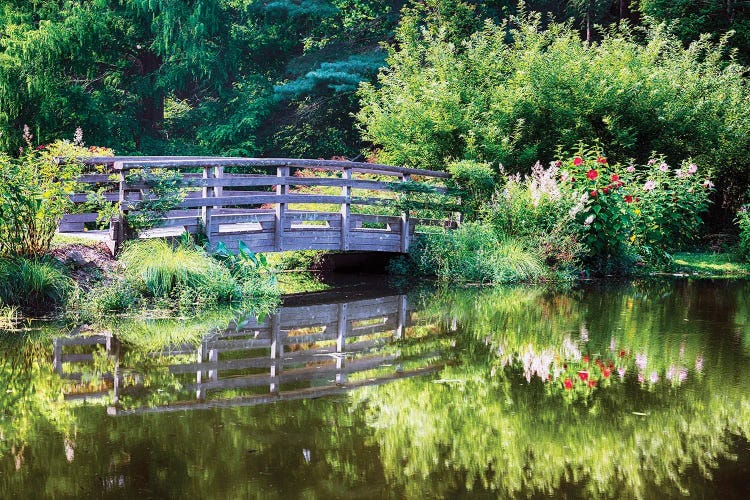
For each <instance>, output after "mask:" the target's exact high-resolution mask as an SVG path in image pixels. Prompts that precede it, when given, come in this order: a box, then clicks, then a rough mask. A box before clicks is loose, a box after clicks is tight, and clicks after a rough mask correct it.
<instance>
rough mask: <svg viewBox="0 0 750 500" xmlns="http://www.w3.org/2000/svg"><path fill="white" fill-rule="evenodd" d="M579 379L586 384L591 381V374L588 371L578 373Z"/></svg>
mask: <svg viewBox="0 0 750 500" xmlns="http://www.w3.org/2000/svg"><path fill="white" fill-rule="evenodd" d="M578 378H580V379H581V380H583V381H584V382H586V381H587V380H588V379H589V372H587V371H586V370H581V371H580V372H578Z"/></svg>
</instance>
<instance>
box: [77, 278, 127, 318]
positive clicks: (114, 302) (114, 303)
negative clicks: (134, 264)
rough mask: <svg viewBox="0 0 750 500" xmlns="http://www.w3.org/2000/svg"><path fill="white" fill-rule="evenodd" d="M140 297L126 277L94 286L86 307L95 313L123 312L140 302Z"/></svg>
mask: <svg viewBox="0 0 750 500" xmlns="http://www.w3.org/2000/svg"><path fill="white" fill-rule="evenodd" d="M139 300H140V297H139V295H138V292H136V290H135V289H134V288H133V286H132V284H131V283H130V282H128V281H126V280H124V279H118V280H116V281H114V282H112V283H107V284H104V285H102V286H99V287H96V288H93V289H92V290H91V291H90V292H89V293H88V294H87V300H86V304H85V305H84V307H85V308H86V309H87V310H91V311H92V312H93V313H95V314H104V313H123V312H127V311H128V310H130V309H132V308H133V307H135V306H136V305H137V304H138V301H139Z"/></svg>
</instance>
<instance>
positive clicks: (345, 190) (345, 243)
mask: <svg viewBox="0 0 750 500" xmlns="http://www.w3.org/2000/svg"><path fill="white" fill-rule="evenodd" d="M342 178H343V179H344V180H346V181H347V183H346V185H345V186H344V187H342V188H341V196H343V197H344V203H342V204H341V250H343V251H347V250H349V229H350V215H351V212H352V205H351V198H352V186H351V184H350V183H349V182H348V181H351V180H352V168H351V167H344V171H343V172H342Z"/></svg>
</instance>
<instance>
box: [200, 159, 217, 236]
mask: <svg viewBox="0 0 750 500" xmlns="http://www.w3.org/2000/svg"><path fill="white" fill-rule="evenodd" d="M212 177H213V172H212V171H211V170H210V167H207V166H204V167H203V178H204V179H210V178H212ZM215 189H216V188H214V190H215ZM209 192H210V191H209V187H208V186H203V189H202V190H201V197H202V198H203V199H204V200H205V199H206V198H209V197H210V196H209ZM214 192H215V191H214ZM212 194H213V193H212ZM211 212H213V207H209V206H208V205H203V206H202V207H201V221H202V222H203V230H204V231H206V237H207V238H208V243H209V244H211Z"/></svg>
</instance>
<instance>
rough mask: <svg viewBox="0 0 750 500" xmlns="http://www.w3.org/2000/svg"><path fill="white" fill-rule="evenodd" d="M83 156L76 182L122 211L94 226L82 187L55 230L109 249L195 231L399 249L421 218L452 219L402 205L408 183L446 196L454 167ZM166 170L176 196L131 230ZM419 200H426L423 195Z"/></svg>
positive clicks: (259, 241) (287, 242)
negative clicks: (105, 224)
mask: <svg viewBox="0 0 750 500" xmlns="http://www.w3.org/2000/svg"><path fill="white" fill-rule="evenodd" d="M84 164H85V165H86V166H87V169H88V170H96V171H97V173H88V174H86V175H84V176H83V177H82V178H81V179H80V180H79V185H81V186H87V187H88V191H89V192H92V191H98V192H99V197H100V199H102V198H103V199H104V200H106V202H108V203H112V204H116V205H117V206H118V207H119V213H120V216H119V217H114V218H112V220H111V222H110V225H109V228H108V229H106V230H99V231H97V230H96V229H95V228H94V227H92V226H93V225H94V224H95V223H96V221H97V219H98V218H100V217H99V213H98V212H92V211H85V210H82V209H81V208H80V207H82V206H87V205H84V204H85V203H86V202H87V201H90V195H89V194H86V193H85V192H79V193H77V194H74V195H73V196H72V199H73V201H74V202H75V203H76V204H77V205H78V206H79V208H77V209H76V210H75V212H80V213H70V214H66V215H65V216H64V217H63V219H62V221H61V223H60V226H59V232H60V233H64V234H65V233H67V234H73V235H76V236H83V237H89V238H97V239H100V240H102V241H104V242H106V243H107V245H108V246H109V248H110V249H111V250H112V251H113V252H114V251H115V249H116V248H118V247H119V245H120V244H121V243H122V241H123V240H124V239H125V238H126V237H128V236H129V237H138V238H153V237H169V236H177V235H180V234H181V233H183V232H188V233H199V232H200V233H203V234H204V235H205V237H206V238H207V240H208V242H209V244H210V246H211V247H212V248H215V247H216V245H218V244H219V243H220V242H222V243H224V244H225V245H226V247H227V248H228V249H229V250H232V251H236V250H237V249H238V245H239V242H240V241H242V242H244V243H245V244H246V245H247V246H248V247H249V248H250V249H251V250H253V251H255V252H278V251H286V250H312V249H314V250H340V251H350V250H358V251H373V252H402V253H403V252H407V251H408V250H409V245H410V242H411V241H412V239H413V237H414V235H415V232H418V231H419V230H420V228H421V227H423V226H428V225H445V224H449V223H450V222H449V220H448V219H450V217H444V218H442V219H436V218H430V219H427V218H415V217H414V214H413V213H411V211H410V210H409V208H408V207H407V208H404V206H405V205H404V202H405V200H406V199H407V198H409V196H411V195H410V194H409V193H410V192H414V190H412V189H408V188H412V187H414V186H418V187H419V188H420V189H418V190H416V191H418V192H420V193H425V192H428V191H429V192H432V193H434V194H436V195H438V196H446V193H447V190H446V185H445V181H446V180H447V179H448V178H449V177H450V175H449V174H447V173H445V172H436V171H431V170H421V169H411V168H404V167H394V166H390V165H378V164H371V163H358V162H349V161H335V160H296V159H257V158H214V157H125V156H121V157H98V158H90V159H87V160H85V161H84ZM274 170H275V172H273V171H274ZM164 172H168V173H172V177H171V178H172V179H173V180H174V179H175V178H177V179H179V188H178V189H179V192H180V193H181V197H180V198H179V199H178V200H177V203H175V205H174V206H171V207H169V209H168V210H165V211H162V212H160V213H158V216H157V217H156V218H155V220H154V224H153V226H152V227H150V228H149V229H147V230H142V231H138V232H136V233H135V234H132V232H131V234H128V231H127V223H126V221H127V220H128V218H129V217H131V216H134V215H138V214H139V213H143V211H144V207H145V206H146V205H147V204H148V203H152V204H153V202H155V201H158V199H159V194H156V190H155V189H154V185H155V184H154V179H158V177H154V173H161V174H162V175H163V174H164ZM245 172H262V173H245ZM175 173H178V174H175ZM405 183H406V184H405ZM407 203H411V205H410V206H412V207H413V206H416V205H415V204H414V203H413V202H407ZM420 206H421V208H431V207H429V202H427V203H426V202H424V201H422V202H421V205H420ZM432 208H436V207H432ZM444 213H447V211H446V212H444Z"/></svg>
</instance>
